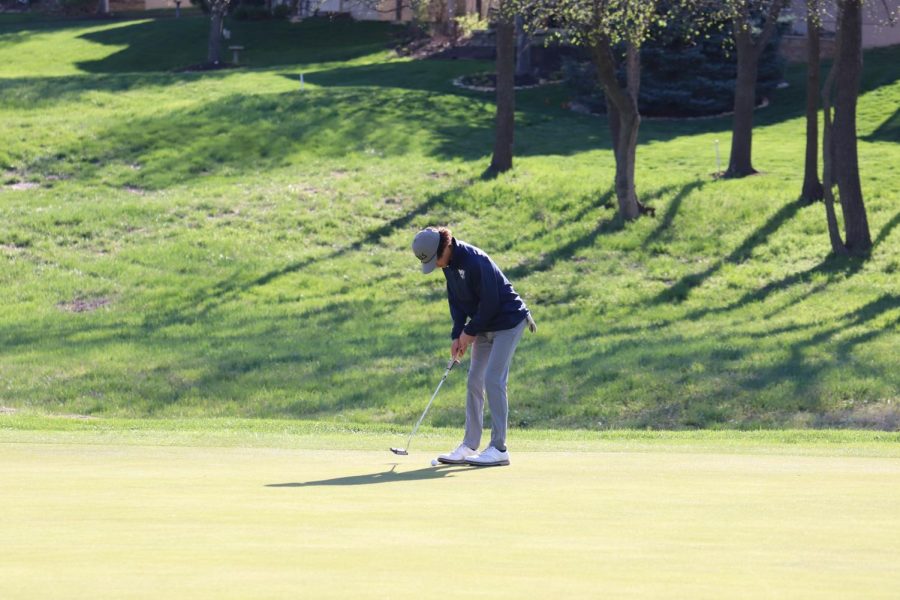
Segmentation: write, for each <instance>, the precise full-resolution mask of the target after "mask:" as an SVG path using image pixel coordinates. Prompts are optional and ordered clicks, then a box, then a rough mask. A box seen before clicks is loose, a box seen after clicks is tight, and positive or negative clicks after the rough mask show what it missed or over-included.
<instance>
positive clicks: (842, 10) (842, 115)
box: [832, 0, 872, 255]
mask: <svg viewBox="0 0 900 600" xmlns="http://www.w3.org/2000/svg"><path fill="white" fill-rule="evenodd" d="M861 4H862V2H861V0H845V1H843V2H839V6H838V10H839V17H838V18H839V21H838V31H837V35H838V37H839V38H840V40H839V41H838V42H837V47H838V48H839V49H840V54H838V55H836V56H835V58H834V61H835V66H836V68H837V75H836V76H835V77H836V80H837V82H838V85H837V86H836V88H835V94H834V124H833V138H832V143H833V144H834V179H835V182H836V183H837V186H838V191H839V192H840V196H841V208H842V210H843V214H844V228H845V230H846V233H847V237H846V246H847V250H848V251H849V252H850V253H851V254H856V255H863V254H866V253H868V252H869V251H870V250H871V249H872V237H871V235H870V234H869V222H868V218H867V217H866V207H865V204H864V203H863V196H862V186H861V184H860V180H859V159H858V156H857V149H856V100H857V96H858V95H859V80H860V75H861V73H862V6H861Z"/></svg>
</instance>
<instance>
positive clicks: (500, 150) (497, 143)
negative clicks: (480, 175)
mask: <svg viewBox="0 0 900 600" xmlns="http://www.w3.org/2000/svg"><path fill="white" fill-rule="evenodd" d="M515 61H516V26H515V25H514V24H513V23H512V22H511V21H510V20H509V19H507V18H505V17H503V16H501V17H500V18H499V20H498V22H497V122H496V128H495V130H494V155H493V157H492V158H491V166H490V167H489V169H488V170H489V172H492V173H502V172H504V171H508V170H510V169H511V168H512V159H513V132H514V131H515V104H516V91H515V69H516V63H515Z"/></svg>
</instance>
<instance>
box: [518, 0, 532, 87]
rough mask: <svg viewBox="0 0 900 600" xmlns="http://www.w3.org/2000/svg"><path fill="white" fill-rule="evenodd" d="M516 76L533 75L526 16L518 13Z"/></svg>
mask: <svg viewBox="0 0 900 600" xmlns="http://www.w3.org/2000/svg"><path fill="white" fill-rule="evenodd" d="M515 22H516V77H519V78H524V77H527V76H529V75H531V70H532V69H531V38H530V37H529V35H528V32H527V31H525V18H524V17H523V16H522V15H516V18H515Z"/></svg>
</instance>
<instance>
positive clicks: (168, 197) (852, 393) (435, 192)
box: [0, 17, 900, 429]
mask: <svg viewBox="0 0 900 600" xmlns="http://www.w3.org/2000/svg"><path fill="white" fill-rule="evenodd" d="M2 18H5V17H2ZM205 27H206V21H205V20H204V19H203V18H198V17H193V18H185V19H181V20H178V21H175V20H172V19H160V20H143V21H123V22H96V23H95V22H85V21H78V22H52V23H41V22H36V21H35V22H32V21H22V20H21V19H20V20H18V21H17V22H13V21H3V20H0V121H2V123H3V128H2V130H0V175H2V180H0V289H2V302H3V310H2V311H0V406H5V407H9V408H13V409H17V410H19V411H21V412H24V413H28V412H37V413H44V412H47V413H78V414H103V415H109V416H119V417H135V416H146V415H155V416H241V417H247V416H249V417H275V418H279V417H302V418H314V419H324V420H331V421H336V422H346V423H375V422H387V423H403V424H408V423H410V422H411V421H412V420H413V419H414V418H415V417H416V416H417V414H418V412H419V411H420V410H421V409H422V407H423V405H424V402H425V401H426V400H427V398H428V396H429V395H430V393H431V391H432V389H433V386H434V385H436V383H437V380H438V378H439V377H440V374H441V372H442V369H443V365H444V364H445V361H446V358H447V354H448V352H449V331H450V327H449V316H448V311H447V306H446V300H445V296H444V291H443V278H442V277H441V276H440V274H433V275H432V276H430V277H426V276H423V275H421V274H420V273H419V271H418V268H417V265H416V262H415V259H414V258H413V257H412V255H411V253H410V252H409V249H408V248H409V242H410V240H411V236H412V234H413V233H414V232H415V230H416V229H417V228H419V227H422V226H425V225H429V224H435V223H440V224H447V225H449V226H450V227H451V228H452V229H453V230H454V231H455V232H456V233H457V234H458V235H459V237H460V238H462V239H464V240H467V241H469V242H472V243H474V244H476V245H479V246H481V247H482V248H484V249H485V250H487V251H488V252H489V253H491V254H492V256H494V258H495V259H497V261H498V262H499V263H500V264H501V265H502V266H503V267H504V269H505V271H506V272H507V274H508V275H509V276H510V278H511V279H512V280H513V282H514V284H515V285H516V288H517V289H518V291H519V292H520V293H521V294H522V295H523V296H524V298H525V299H526V301H527V302H528V304H529V306H530V307H531V308H532V309H533V312H534V314H535V317H536V319H537V321H538V323H539V327H540V329H539V332H538V333H537V334H536V335H533V336H527V337H526V339H525V340H524V341H523V343H522V344H521V346H520V348H519V352H518V354H517V356H516V361H515V363H514V375H513V377H512V381H511V384H510V397H511V403H512V404H511V412H510V421H511V425H512V426H513V427H518V428H524V427H541V428H546V427H564V428H576V427H577V428H588V429H596V428H600V429H603V428H607V427H622V426H636V427H663V428H682V427H697V426H710V427H756V426H764V427H768V426H791V427H807V426H828V425H837V426H847V425H849V426H867V427H880V428H888V429H896V428H898V427H900V404H898V403H900V392H898V390H900V333H898V324H900V275H898V272H900V256H898V249H900V228H898V224H900V207H898V204H900V203H898V195H897V185H896V184H897V176H896V165H897V164H900V144H898V141H900V134H898V128H897V118H898V117H897V114H898V113H897V106H898V104H900V80H898V78H900V72H898V71H897V69H896V65H897V63H898V61H900V48H897V47H895V48H890V49H885V50H879V51H873V52H869V53H867V54H866V59H865V60H866V63H865V70H864V81H863V91H862V96H861V99H860V107H859V134H860V138H861V139H860V163H861V169H862V179H863V190H864V193H865V198H866V203H867V208H868V210H869V222H870V225H871V228H872V235H873V238H874V240H875V249H874V251H873V254H872V256H871V258H869V259H868V260H866V261H862V262H861V261H850V260H843V259H834V258H827V255H828V252H829V244H828V238H827V233H826V229H825V215H824V208H823V207H822V206H821V205H817V206H812V207H808V208H801V207H800V206H799V205H798V204H797V203H796V199H797V195H798V192H799V189H800V181H801V179H802V157H803V143H804V138H803V131H804V130H803V127H804V125H803V94H804V91H803V81H804V73H803V69H802V68H798V67H793V68H791V69H790V70H789V72H788V79H789V82H790V84H791V85H790V87H788V88H787V89H785V90H783V91H781V92H780V93H779V95H778V97H776V98H774V99H773V103H772V105H771V106H769V107H768V108H765V109H761V110H759V111H758V112H757V114H756V117H755V118H756V123H757V128H756V130H755V137H754V149H755V166H756V167H757V168H758V169H760V170H761V171H763V174H762V175H760V176H756V177H752V178H749V179H745V180H741V181H716V180H713V178H712V177H711V176H710V173H712V172H713V171H714V170H715V151H714V144H715V142H716V140H718V141H719V145H720V147H721V148H722V151H723V153H724V152H725V151H726V149H727V148H728V140H729V135H730V134H729V128H730V122H729V120H728V118H717V119H704V120H692V121H653V120H648V121H646V122H645V123H644V125H643V126H642V129H641V145H640V147H639V150H638V165H637V177H638V186H639V193H640V195H641V197H642V199H643V200H644V201H645V202H647V203H649V204H650V205H652V206H655V207H656V209H657V216H656V217H655V218H644V219H641V220H639V221H637V222H635V223H629V224H623V223H622V222H621V221H620V220H619V219H618V218H617V217H616V215H615V210H614V209H613V201H614V199H613V195H612V189H611V183H612V173H613V158H612V155H611V152H610V149H609V148H610V146H609V138H608V133H607V129H606V125H605V122H604V121H603V120H600V119H597V118H593V117H589V116H584V115H577V114H574V113H571V112H569V111H566V110H564V109H563V108H562V106H561V105H562V104H563V103H564V101H565V99H566V95H565V90H564V89H562V88H560V87H550V88H544V89H539V90H533V91H528V92H524V93H521V94H519V96H518V99H517V101H518V109H519V110H518V113H517V127H518V129H517V132H516V135H517V139H516V167H515V169H514V170H513V171H512V172H511V173H509V174H507V175H504V176H502V177H500V178H498V179H496V180H492V181H485V180H482V179H481V178H480V175H481V173H482V171H483V170H484V168H485V166H486V164H487V161H488V159H489V153H490V149H491V144H492V139H491V134H492V120H493V105H492V102H491V98H490V97H489V96H486V95H479V94H476V93H469V92H464V91H461V90H459V89H457V88H454V87H453V86H452V85H451V83H450V82H451V80H452V79H453V78H454V77H456V76H458V75H460V74H463V73H467V72H475V71H482V70H485V69H488V68H490V65H487V64H485V63H478V62H464V61H447V62H439V61H410V60H404V59H397V58H395V57H392V56H391V54H390V53H389V52H388V51H387V50H386V47H387V43H388V40H389V38H390V36H391V35H392V32H393V31H392V29H391V28H390V27H389V26H385V25H381V24H354V23H328V22H307V23H303V24H295V25H292V24H288V23H234V24H233V26H232V25H230V27H231V28H232V29H233V31H234V37H233V40H234V41H235V42H237V43H241V44H243V45H245V46H246V47H247V50H246V51H245V52H244V54H243V56H242V59H241V62H242V65H243V66H244V68H241V69H233V70H226V71H219V72H215V73H202V74H199V73H178V72H175V71H174V69H176V68H178V67H183V66H187V65H190V64H193V63H197V62H200V61H201V60H202V59H203V57H204V48H205ZM301 73H302V74H303V76H304V82H305V83H304V86H303V87H302V88H301V86H300V83H299V78H300V74H301ZM724 158H726V157H724V156H723V159H724ZM463 389H464V383H463V377H461V376H460V375H459V374H454V375H453V376H452V377H451V378H450V380H449V381H448V385H447V386H446V388H445V390H444V391H443V392H442V396H441V397H440V398H439V399H438V400H437V402H436V406H435V408H434V410H433V413H432V416H431V417H430V420H431V422H432V423H434V424H436V425H459V424H461V423H462V421H463V419H464V410H463V401H462V392H463Z"/></svg>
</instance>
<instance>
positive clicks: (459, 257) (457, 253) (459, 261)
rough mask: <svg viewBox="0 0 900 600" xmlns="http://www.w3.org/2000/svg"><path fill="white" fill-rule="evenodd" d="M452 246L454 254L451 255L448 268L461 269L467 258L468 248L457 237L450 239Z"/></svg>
mask: <svg viewBox="0 0 900 600" xmlns="http://www.w3.org/2000/svg"><path fill="white" fill-rule="evenodd" d="M450 246H451V247H452V248H453V255H452V256H451V257H450V264H449V265H447V268H449V269H457V270H459V268H460V267H462V266H463V262H464V260H465V254H466V250H465V248H464V244H462V243H460V242H459V241H458V240H457V239H456V238H453V239H452V240H451V241H450Z"/></svg>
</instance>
